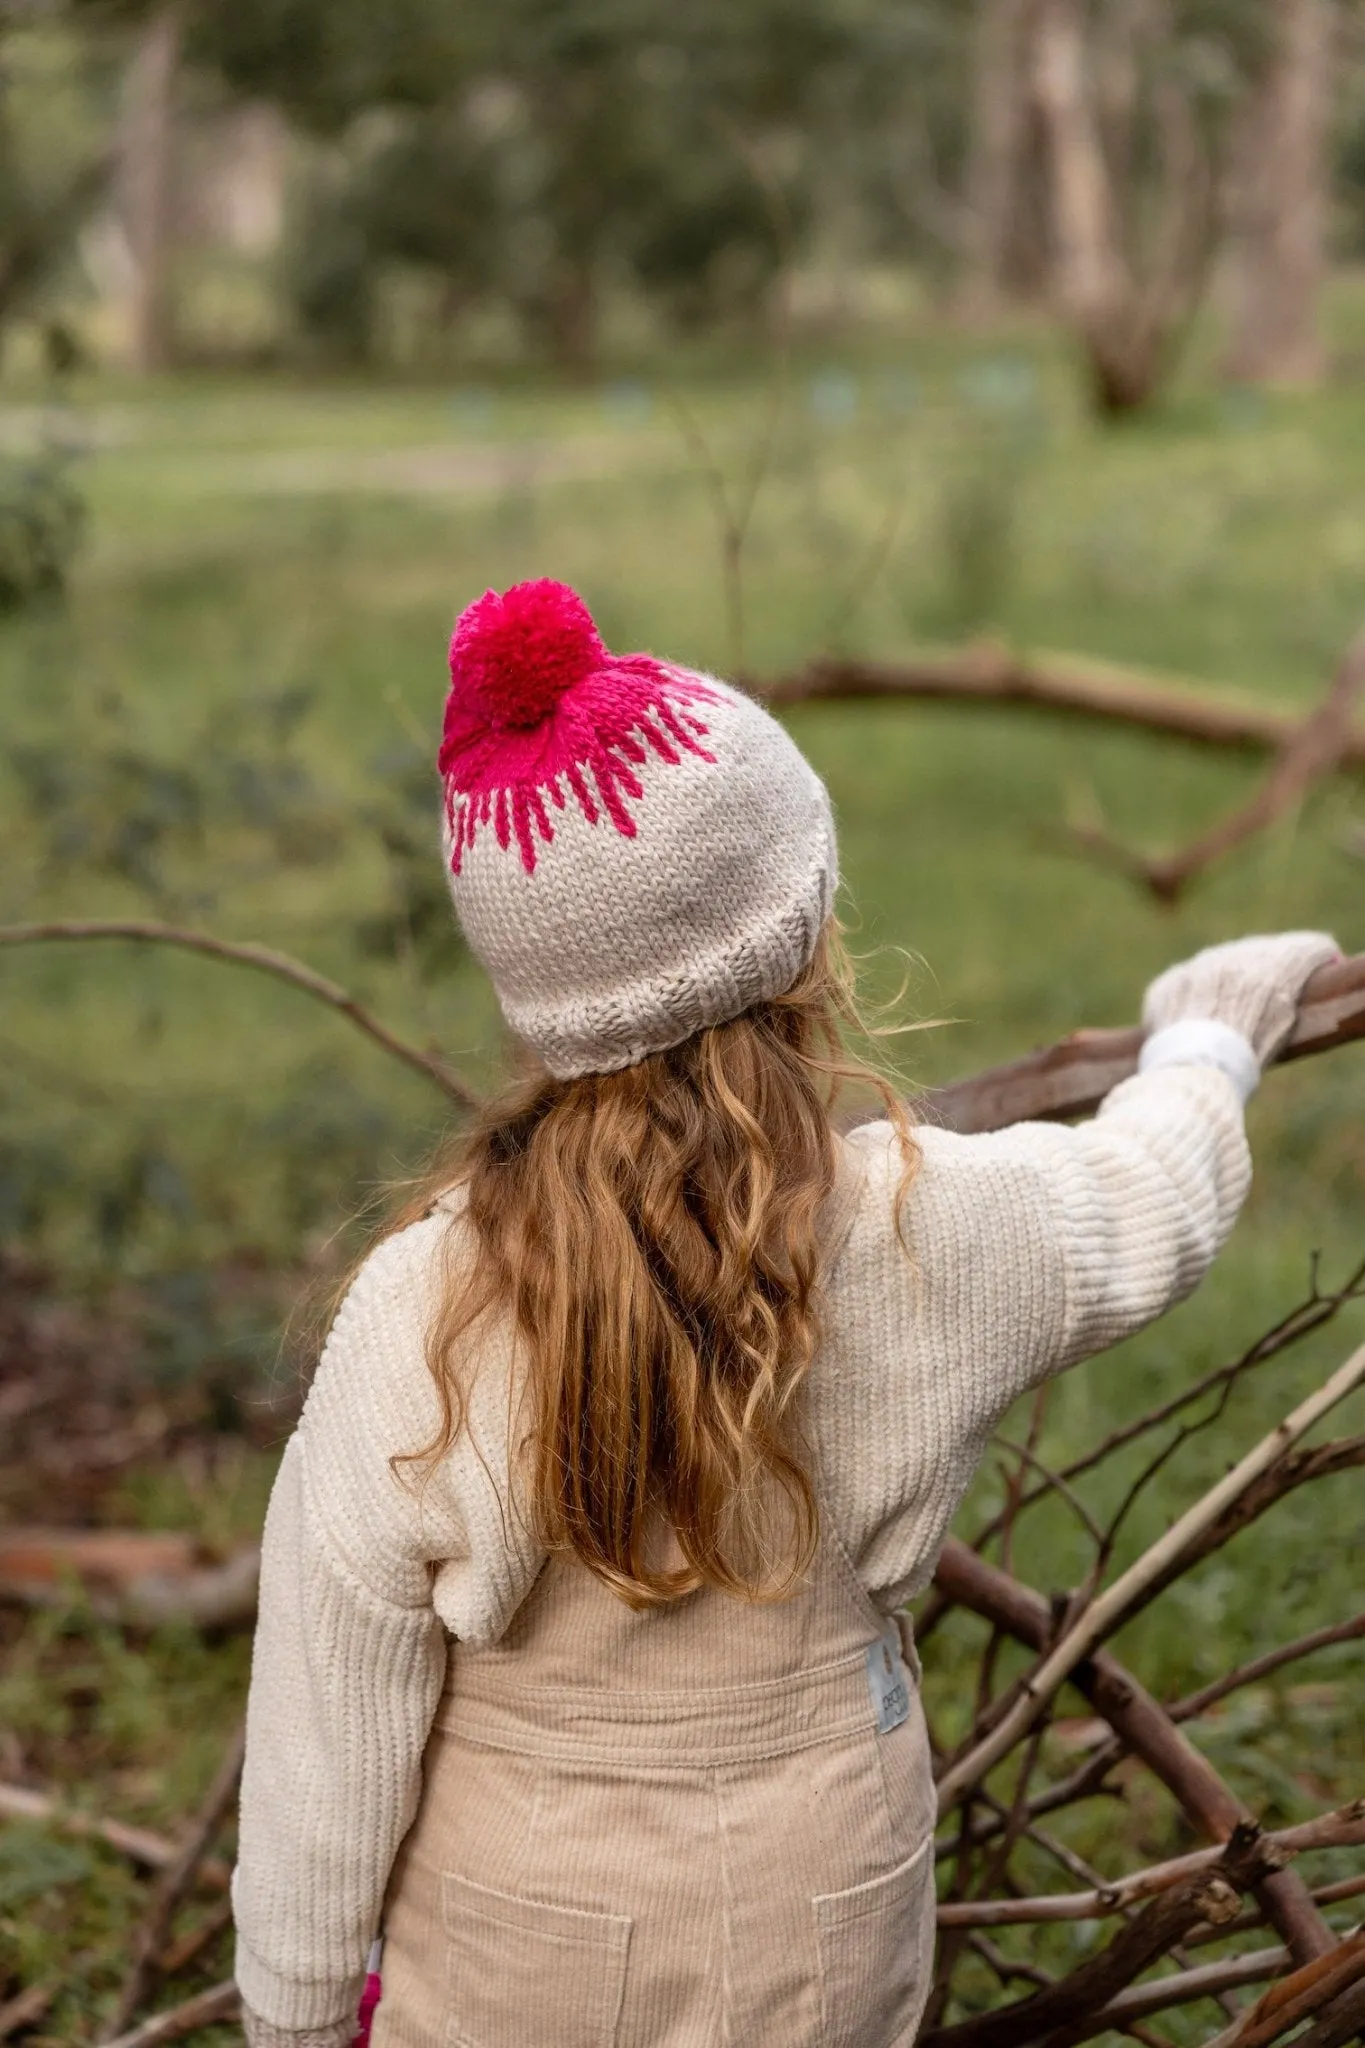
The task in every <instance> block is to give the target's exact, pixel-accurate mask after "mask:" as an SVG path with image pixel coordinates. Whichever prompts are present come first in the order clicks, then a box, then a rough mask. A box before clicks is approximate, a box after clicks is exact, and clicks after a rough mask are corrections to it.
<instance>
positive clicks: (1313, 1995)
mask: <svg viewBox="0 0 1365 2048" xmlns="http://www.w3.org/2000/svg"><path fill="white" fill-rule="evenodd" d="M1362 1975H1365V1933H1361V1934H1353V1935H1350V1936H1349V1937H1348V1938H1347V1939H1346V1940H1345V1941H1343V1942H1342V1943H1341V1944H1340V1945H1339V1946H1338V1947H1337V1948H1336V1949H1334V1950H1333V1952H1332V1954H1331V1955H1328V1956H1318V1957H1316V1958H1315V1960H1314V1961H1313V1962H1311V1963H1307V1964H1305V1965H1304V1967H1303V1968H1302V1969H1301V1970H1295V1971H1294V1973H1293V1975H1292V1976H1289V1977H1284V1978H1282V1979H1281V1981H1280V1982H1279V1983H1278V1984H1275V1985H1273V1986H1272V1987H1271V1989H1270V1990H1269V1991H1267V1992H1266V1994H1265V1996H1264V1997H1263V1998H1258V1999H1257V2001H1256V2003H1255V2005H1253V2006H1252V2007H1251V2008H1250V2010H1249V2011H1247V2012H1244V2013H1243V2014H1242V2015H1241V2016H1240V2018H1239V2019H1237V2020H1236V2021H1235V2022H1234V2023H1233V2025H1232V2026H1230V2027H1228V2028H1226V2029H1225V2030H1224V2031H1223V2032H1222V2033H1221V2034H1218V2035H1216V2036H1215V2038H1214V2040H1213V2041H1211V2042H1210V2043H1209V2048H1269V2044H1270V2042H1272V2041H1274V2040H1277V2039H1278V2038H1279V2036H1280V2035H1281V2034H1283V2033H1286V2032H1287V2031H1288V2029H1289V2028H1290V2027H1296V2026H1298V2025H1299V2024H1300V2022H1301V2021H1303V2020H1306V2019H1310V2018H1311V2017H1312V2015H1313V2014H1314V2013H1316V2012H1319V2011H1321V2009H1322V2007H1323V2006H1325V2005H1328V2004H1330V2002H1331V2001H1332V2000H1333V1999H1334V1998H1335V1997H1336V1996H1337V1994H1338V1993H1339V1992H1342V1991H1346V1990H1349V1989H1350V1987H1351V1985H1352V1984H1354V1983H1355V1982H1356V1980H1357V1979H1358V1978H1359V1977H1361V1976H1362Z"/></svg>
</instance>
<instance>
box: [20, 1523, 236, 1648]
mask: <svg viewBox="0 0 1365 2048" xmlns="http://www.w3.org/2000/svg"><path fill="white" fill-rule="evenodd" d="M260 1574H261V1554H260V1547H259V1545H257V1544H247V1545H244V1546H243V1547H242V1548H241V1549H240V1550H236V1551H234V1552H233V1553H232V1555H231V1556H230V1557H227V1558H224V1559H222V1560H221V1561H217V1562H214V1561H210V1560H208V1559H206V1558H205V1557H204V1556H203V1555H202V1553H201V1551H200V1547H199V1546H198V1544H197V1543H196V1542H195V1540H194V1538H193V1537H190V1536H184V1535H177V1534H173V1533H169V1532H161V1531H147V1530H140V1529H42V1528H35V1529H11V1530H8V1531H5V1532H4V1533H3V1534H0V1599H8V1600H17V1601H20V1602H22V1603H23V1604H24V1605H25V1606H27V1607H58V1606H61V1605H62V1604H63V1603H64V1602H65V1601H67V1600H68V1599H69V1598H70V1597H71V1592H72V1588H73V1586H75V1587H77V1588H78V1589H79V1591H80V1593H81V1595H82V1597H83V1598H84V1599H85V1600H87V1601H88V1602H89V1605H90V1608H91V1610H92V1612H94V1613H95V1614H97V1615H98V1616H99V1617H100V1618H101V1620H105V1621H114V1622H118V1623H120V1624H121V1625H122V1626H124V1627H127V1628H135V1629H150V1628H158V1627H160V1626H162V1625H164V1624H165V1623H167V1622H176V1623H181V1622H187V1623H189V1624H190V1626H191V1627H194V1628H202V1629H208V1630H212V1629H231V1628H247V1627H250V1625H251V1624H252V1622H253V1621H254V1620H255V1618H256V1592H257V1586H258V1583H259V1580H260Z"/></svg>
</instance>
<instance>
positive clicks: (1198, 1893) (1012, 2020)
mask: <svg viewBox="0 0 1365 2048" xmlns="http://www.w3.org/2000/svg"><path fill="white" fill-rule="evenodd" d="M1264 1853H1265V1842H1264V1838H1258V1839H1254V1840H1253V1841H1252V1842H1251V1843H1250V1844H1246V1843H1236V1844H1230V1845H1229V1847H1228V1850H1227V1851H1225V1852H1219V1854H1218V1858H1217V1860H1218V1861H1219V1862H1221V1863H1222V1865H1223V1871H1212V1870H1209V1871H1204V1872H1201V1873H1200V1874H1199V1875H1197V1876H1191V1877H1189V1878H1187V1879H1186V1880H1184V1881H1183V1882H1177V1883H1176V1884H1175V1885H1174V1886H1172V1887H1171V1889H1169V1890H1168V1891H1166V1892H1164V1893H1163V1894H1162V1895H1161V1896H1160V1897H1158V1898H1154V1899H1153V1900H1151V1902H1150V1903H1149V1904H1148V1905H1146V1906H1145V1907H1144V1908H1143V1910H1142V1912H1141V1913H1139V1914H1138V1916H1137V1918H1136V1919H1134V1920H1130V1921H1129V1922H1128V1924H1127V1925H1126V1926H1125V1927H1124V1928H1123V1930H1122V1932H1121V1933H1119V1934H1117V1935H1116V1936H1115V1937H1114V1939H1113V1941H1111V1942H1110V1943H1109V1945H1108V1947H1107V1948H1104V1949H1101V1950H1100V1952H1099V1954H1098V1955H1095V1956H1090V1957H1089V1958H1087V1960H1086V1961H1085V1962H1083V1963H1082V1964H1081V1965H1080V1967H1079V1969H1076V1970H1072V1971H1071V1972H1070V1974H1069V1975H1068V1976H1066V1977H1062V1978H1059V1979H1058V1981H1057V1982H1056V1983H1055V1984H1050V1985H1048V1986H1047V1988H1046V1989H1045V1990H1040V1991H1035V1992H1034V1993H1032V1995H1031V1996H1030V1997H1028V1998H1021V1999H1018V2000H1016V2001H1015V2003H1014V2004H1012V2005H1006V2006H1001V2007H997V2009H996V2010H995V2011H994V2012H988V2013H982V2014H980V2015H979V2016H978V2017H976V2018H973V2019H969V2020H964V2021H962V2022H960V2023H959V2024H958V2025H957V2026H951V2027H934V2028H932V2029H931V2030H930V2031H929V2032H928V2033H927V2034H922V2035H921V2036H920V2048H1020V2044H1022V2043H1024V2042H1028V2041H1045V2042H1047V2043H1048V2044H1049V2048H1066V2044H1067V2043H1069V2042H1071V2041H1076V2040H1082V2039H1084V2038H1085V2031H1084V2022H1085V2021H1086V2020H1087V2019H1088V2018H1089V2016H1090V2015H1091V2014H1093V2013H1094V2012H1096V2011H1098V2010H1099V2009H1100V2008H1101V2007H1103V2006H1105V2005H1107V2004H1108V2003H1109V2001H1110V2000H1111V1999H1112V1998H1114V1997H1115V1996H1116V1995H1117V1994H1118V1993H1119V1992H1120V1991H1122V1990H1124V1989H1125V1988H1126V1987H1127V1986H1128V1985H1129V1984H1131V1983H1132V1981H1133V1979H1134V1978H1135V1977H1138V1976H1140V1975H1141V1974H1142V1972H1143V1971H1144V1970H1147V1969H1150V1968H1151V1966H1152V1964H1153V1963H1154V1962H1156V1961H1157V1960H1158V1959H1159V1958H1160V1957H1161V1956H1163V1955H1165V1954H1166V1953H1167V1951H1168V1950H1169V1949H1170V1948H1171V1946H1172V1945H1173V1943H1175V1942H1178V1941H1179V1939H1180V1937H1181V1935H1182V1934H1183V1933H1184V1932H1185V1930H1186V1928H1188V1927H1193V1926H1194V1925H1195V1924H1196V1923H1197V1922H1198V1921H1200V1920H1205V1919H1211V1920H1218V1919H1220V1918H1222V1919H1225V1920H1226V1919H1231V1918H1232V1917H1233V1915H1234V1914H1235V1912H1236V1910H1237V1904H1236V1901H1237V1893H1238V1889H1240V1887H1241V1886H1242V1885H1243V1884H1244V1883H1248V1882H1250V1881H1251V1879H1252V1876H1253V1875H1254V1874H1255V1873H1256V1872H1258V1871H1259V1870H1260V1869H1261V1868H1262V1867H1263V1866H1262V1858H1263V1856H1264ZM1224 1872H1225V1873H1226V1874H1224ZM1078 2027H1079V2028H1080V2031H1073V2029H1076V2028H1078Z"/></svg>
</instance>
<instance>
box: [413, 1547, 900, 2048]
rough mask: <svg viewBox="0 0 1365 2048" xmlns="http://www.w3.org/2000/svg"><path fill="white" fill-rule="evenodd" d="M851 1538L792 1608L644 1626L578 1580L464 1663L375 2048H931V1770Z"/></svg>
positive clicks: (438, 1739)
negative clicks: (922, 2021) (884, 1702)
mask: <svg viewBox="0 0 1365 2048" xmlns="http://www.w3.org/2000/svg"><path fill="white" fill-rule="evenodd" d="M825 1528H826V1532H827V1533H826V1534H825V1535H824V1536H823V1538H822V1540H821V1544H820V1548H819V1551H818V1553H817V1557H816V1561H815V1564H814V1565H813V1567H812V1570H811V1573H810V1576H809V1579H808V1582H807V1583H806V1585H805V1586H804V1587H803V1588H802V1590H801V1591H800V1592H798V1593H797V1594H796V1595H795V1596H793V1598H791V1599H790V1600H787V1601H784V1602H782V1603H780V1604H777V1605H765V1606H755V1605H750V1604H747V1603H744V1602H742V1601H739V1600H736V1599H733V1598H730V1597H728V1596H726V1595H724V1594H721V1593H717V1592H714V1591H709V1590H704V1591H702V1592H700V1593H696V1594H693V1595H692V1596H691V1597H690V1598H688V1599H686V1600H683V1601H680V1602H678V1603H676V1604H674V1605H672V1606H670V1607H667V1608H664V1609H659V1610H654V1611H652V1612H646V1613H635V1612H632V1610H631V1609H629V1608H628V1607H626V1606H625V1605H624V1604H623V1603H622V1602H621V1601H620V1600H618V1599H617V1598H616V1597H615V1596H614V1595H613V1594H612V1593H610V1592H609V1591H607V1589H606V1588H605V1587H604V1586H603V1585H602V1584H601V1583H600V1582H599V1581H598V1580H597V1579H595V1578H594V1577H593V1576H592V1574H590V1573H589V1572H588V1571H587V1570H586V1569H585V1568H584V1567H583V1566H581V1565H579V1564H577V1563H574V1562H572V1561H564V1560H560V1559H554V1560H552V1561H551V1562H550V1563H549V1564H548V1565H547V1566H546V1567H545V1569H544V1571H543V1572H542V1574H541V1576H540V1578H539V1579H538V1581H537V1583H536V1585H535V1587H534V1589H533V1590H532V1592H531V1594H530V1595H529V1596H528V1598H527V1600H526V1601H525V1603H524V1604H523V1606H522V1607H521V1609H520V1610H519V1612H518V1614H517V1616H516V1619H515V1620H514V1622H513V1624H512V1626H511V1628H510V1629H509V1631H508V1633H507V1634H506V1635H505V1636H504V1637H503V1639H502V1640H501V1642H499V1643H498V1644H497V1645H496V1647H494V1648H492V1649H485V1650H472V1649H469V1648H467V1647H462V1646H460V1645H455V1646H453V1648H452V1651H451V1658H450V1670H449V1676H448V1679H447V1683H446V1688H445V1693H444V1696H443V1698H442V1701H441V1704H440V1707H439V1709H438V1711H437V1716H436V1722H435V1726H434V1728H433V1731H432V1735H431V1740H430V1744H429V1746H428V1749H427V1753H426V1762H425V1776H424V1787H423V1795H422V1801H421V1805H420V1808H419V1810H418V1814H417V1818H416V1820H415V1822H414V1823H413V1826H412V1829H411V1831H410V1832H409V1834H408V1837H407V1839H406V1841H405V1843H404V1845H403V1848H402V1850H401V1852H400V1855H399V1858H398V1861H397V1863H396V1865H395V1868H394V1874H393V1879H392V1882H391V1884H390V1887H389V1897H388V1902H387V1909H386V1934H387V1941H386V1946H385V1952H384V1971H383V1976H384V1995H383V1999H382V2002H381V2004H380V2007H379V2011H378V2014H377V2016H376V2021H375V2031H374V2037H373V2039H374V2048H720V2044H721V2043H726V2044H733V2048H817V2044H819V2048H908V2044H909V2043H910V2042H912V2041H913V2039H914V2036H915V2030H916V2026H917V2024H918V2021H919V2017H920V2012H921V2009H922V2006H923V2003H924V1999H925V1996H926V1993H927V1989H928V1982H929V1971H930V1962H931V1957H932V1952H933V1936H934V1914H933V1901H934V1888H933V1848H932V1841H931V1830H932V1822H933V1810H934V1800H933V1786H932V1783H931V1777H930V1768H929V1756H928V1744H927V1738H926V1734H925V1728H924V1719H923V1715H922V1712H921V1710H920V1704H919V1696H918V1692H917V1689H916V1685H915V1681H914V1678H913V1677H912V1676H911V1675H909V1674H908V1673H906V1672H905V1671H904V1670H903V1669H901V1668H900V1667H898V1665H896V1664H895V1663H894V1662H893V1658H894V1653H893V1652H892V1651H891V1650H890V1648H889V1647H888V1639H887V1638H886V1637H884V1630H885V1626H886V1625H885V1623H884V1620H883V1617H882V1616H881V1615H879V1614H878V1613H877V1611H876V1610H875V1608H874V1607H873V1605H872V1603H871V1601H870V1600H869V1599H868V1597H867V1594H866V1593H865V1592H864V1591H863V1589H862V1587H861V1586H860V1584H859V1583H858V1580H857V1578H856V1576H855V1573H854V1571H853V1567H852V1565H851V1564H850V1562H849V1560H848V1558H847V1557H846V1555H845V1554H844V1552H843V1550H842V1548H841V1546H840V1544H839V1542H838V1539H837V1537H836V1536H835V1535H834V1534H833V1533H832V1532H830V1531H829V1525H828V1518H827V1517H826V1518H825ZM889 1641H894V1624H893V1625H892V1630H891V1635H890V1638H889ZM909 1654H910V1656H911V1658H912V1660H913V1650H911V1651H910V1653H909ZM893 1674H894V1675H893ZM896 1677H899V1678H901V1679H903V1681H904V1683H905V1685H906V1688H907V1691H908V1695H909V1700H908V1712H906V1713H905V1718H904V1719H903V1720H902V1721H901V1723H900V1725H899V1726H895V1727H891V1728H889V1729H888V1732H886V1733H879V1732H878V1702H877V1699H876V1697H875V1696H874V1694H875V1686H876V1685H877V1684H880V1685H881V1686H882V1687H883V1688H885V1687H887V1686H891V1685H894V1683H895V1681H896ZM898 1711H903V1702H902V1703H900V1704H899V1705H898V1703H897V1702H896V1700H895V1699H894V1697H893V1698H892V1700H891V1703H890V1706H889V1708H888V1709H887V1710H884V1711H883V1713H882V1717H881V1718H882V1719H884V1720H889V1719H892V1718H894V1716H895V1714H896V1713H897V1712H898Z"/></svg>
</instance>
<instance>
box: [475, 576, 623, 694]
mask: <svg viewBox="0 0 1365 2048" xmlns="http://www.w3.org/2000/svg"><path fill="white" fill-rule="evenodd" d="M607 658H608V657H607V650H606V648H605V647H604V646H603V644H602V638H601V635H600V634H599V633H598V630H597V628H596V626H595V625H594V624H593V621H592V613H591V612H590V611H589V610H588V607H587V606H586V605H585V604H584V602H583V600H582V598H581V597H580V596H579V595H578V593H577V591H575V590H570V588H569V586H568V584H567V583H556V582H555V581H554V580H553V579H552V578H551V577H548V576H542V577H538V578H537V579H536V580H535V581H534V582H531V583H514V584H513V585H512V588H511V589H510V590H505V591H503V592H501V593H499V592H498V591H496V590H486V591H485V592H484V594H483V596H482V597H481V598H479V599H477V600H476V602H475V603H474V604H471V605H470V606H469V607H468V608H467V609H466V610H465V611H463V612H461V614H460V616H459V618H458V619H457V620H456V621H455V631H454V633H453V634H452V635H451V641H450V686H451V697H452V700H454V699H456V698H462V699H466V700H467V699H468V698H470V697H472V698H474V699H475V700H477V702H478V704H479V708H480V709H481V711H482V712H483V715H484V718H485V719H486V720H487V722H488V724H489V725H491V726H493V727H495V728H502V729H503V730H508V729H511V730H518V729H521V730H525V729H527V728H530V727H534V726H537V725H539V724H540V723H541V722H542V720H544V719H545V718H547V717H548V716H549V714H550V713H551V712H552V711H553V710H554V708H555V706H556V704H558V703H559V701H560V699H561V697H563V696H564V694H565V693H566V691H568V690H571V689H573V687H574V685H575V684H576V683H581V682H583V681H584V680H585V678H586V677H588V676H590V675H592V674H593V672H594V671H595V670H597V669H599V668H601V666H602V665H603V663H604V662H605V661H606V660H607Z"/></svg>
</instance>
